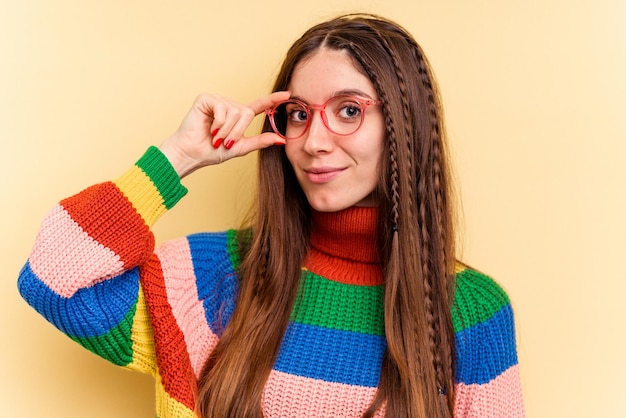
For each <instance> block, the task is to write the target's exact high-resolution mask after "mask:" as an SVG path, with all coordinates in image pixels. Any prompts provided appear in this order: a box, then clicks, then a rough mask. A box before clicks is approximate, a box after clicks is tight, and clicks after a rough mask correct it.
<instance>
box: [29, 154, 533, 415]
mask: <svg viewBox="0 0 626 418" xmlns="http://www.w3.org/2000/svg"><path fill="white" fill-rule="evenodd" d="M185 193H186V189H185V188H184V186H182V185H181V184H180V179H179V178H178V176H177V175H176V173H175V172H174V171H173V169H172V167H171V166H170V165H169V162H168V161H167V159H166V158H165V157H164V156H163V155H162V154H161V153H160V152H159V151H158V150H157V149H156V148H154V147H151V148H150V149H149V150H148V151H147V152H146V154H144V156H143V157H142V158H141V159H140V160H139V161H138V162H137V163H136V164H135V165H134V166H133V167H132V168H131V169H130V170H129V171H127V172H126V173H125V174H124V175H122V176H121V177H120V178H118V179H117V180H115V181H112V182H105V183H102V184H98V185H95V186H92V187H90V188H88V189H86V190H84V191H82V192H80V193H79V194H77V195H75V196H72V197H70V198H67V199H65V200H62V201H61V202H60V203H59V204H58V205H57V206H56V207H54V208H53V209H52V210H51V211H50V212H49V213H48V214H47V216H46V218H45V219H44V221H43V224H42V227H41V230H40V232H39V234H38V236H37V239H36V243H35V246H34V248H33V250H32V253H31V255H30V257H29V259H28V261H27V263H26V265H25V266H24V268H23V269H22V271H21V273H20V277H19V280H18V286H19V290H20V293H21V294H22V296H23V297H24V298H25V299H26V300H27V301H28V303H29V304H30V305H32V306H33V307H34V308H35V309H36V310H37V311H38V312H40V313H41V314H42V315H43V316H44V317H45V318H46V319H47V320H48V321H50V322H51V323H52V324H54V325H55V326H56V327H57V328H59V329H60V330H61V331H62V332H64V333H65V334H67V335H68V336H69V337H70V338H72V339H73V340H75V341H77V342H78V343H79V344H81V345H83V346H84V347H86V348H87V349H89V350H91V351H93V352H94V353H96V354H98V355H99V356H101V357H103V358H105V359H107V360H109V361H111V362H112V363H114V364H116V365H119V366H123V367H126V368H128V369H133V370H138V371H141V372H144V373H149V374H151V375H152V376H154V378H155V391H156V404H157V405H156V413H157V416H158V417H162V418H165V417H168V418H169V417H196V416H197V415H196V414H195V412H194V393H195V391H196V389H197V378H198V376H199V373H200V371H201V369H202V366H203V364H204V362H205V360H206V359H207V357H208V355H209V353H210V352H211V350H212V349H213V348H214V347H215V345H216V344H217V342H218V341H219V338H220V336H221V335H222V333H223V330H224V328H225V326H226V325H227V323H228V321H229V319H230V317H231V315H232V312H233V309H234V304H235V301H236V295H237V291H238V279H237V275H236V271H237V266H238V263H239V259H238V255H237V254H238V251H237V245H238V244H237V242H238V241H237V239H236V235H237V232H236V231H234V230H229V231H226V232H221V233H200V234H195V235H190V236H187V237H184V238H181V239H177V240H173V241H169V242H166V243H164V244H163V245H162V246H160V247H159V248H158V249H157V250H156V251H155V250H154V238H153V235H152V232H151V229H150V227H151V226H152V225H153V224H154V222H155V221H156V220H157V219H158V218H159V217H160V216H161V215H162V214H163V213H165V212H166V211H167V210H168V209H170V208H172V207H173V206H174V205H175V204H176V202H178V200H179V199H180V198H181V197H183V196H184V195H185ZM313 223H314V224H313V225H314V227H313V228H312V230H313V233H312V237H311V250H310V252H309V254H308V255H307V257H306V260H305V263H304V266H303V268H302V276H301V284H300V290H299V295H298V298H297V302H296V305H295V307H294V309H293V312H292V315H291V318H290V321H289V325H288V327H287V330H286V333H285V335H284V338H283V341H282V343H281V346H280V351H279V354H278V358H277V360H276V362H275V364H274V367H273V369H272V371H271V373H270V376H269V379H268V381H267V383H266V385H265V391H264V394H263V398H262V407H263V411H264V414H265V416H266V417H333V418H338V417H358V416H360V415H361V414H362V413H363V411H364V410H365V409H366V408H367V406H368V405H369V404H370V402H371V401H372V399H373V397H374V394H375V392H376V388H377V385H378V379H379V374H380V369H381V360H382V356H383V353H384V351H385V347H386V341H385V330H384V321H383V309H382V305H383V282H382V268H381V264H380V260H379V259H378V254H377V251H376V209H373V208H351V209H348V210H345V211H341V212H339V213H334V214H322V213H315V214H314V218H313ZM452 318H453V322H454V330H455V336H456V364H457V370H456V382H457V383H456V387H455V390H456V403H455V416H459V417H518V416H523V415H524V410H523V403H522V395H521V386H520V379H519V371H518V362H517V354H516V343H515V331H514V325H513V314H512V310H511V305H510V302H509V299H508V297H507V295H506V294H505V292H504V291H503V290H502V289H501V288H500V287H499V286H498V285H497V284H496V283H495V282H494V281H493V280H491V279H490V278H488V277H486V276H484V275H482V274H480V273H478V272H476V271H473V270H470V269H468V268H464V267H459V269H458V272H457V276H456V297H455V302H454V306H453V308H452Z"/></svg>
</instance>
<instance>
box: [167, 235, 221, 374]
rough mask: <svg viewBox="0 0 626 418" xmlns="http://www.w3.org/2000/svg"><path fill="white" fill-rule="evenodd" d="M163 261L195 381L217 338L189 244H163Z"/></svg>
mask: <svg viewBox="0 0 626 418" xmlns="http://www.w3.org/2000/svg"><path fill="white" fill-rule="evenodd" d="M156 254H157V256H158V257H159V259H160V260H161V268H162V269H163V278H164V280H165V287H166V292H167V299H168V301H169V303H170V305H171V307H172V313H173V314H174V318H175V319H176V323H177V324H178V328H179V329H180V330H181V331H182V333H183V335H184V337H185V344H186V345H187V352H188V353H189V359H190V361H191V366H192V367H193V371H194V374H195V375H196V378H197V377H199V376H200V372H201V371H202V367H203V366H204V363H205V361H206V359H207V357H208V356H209V353H210V352H211V350H213V348H214V347H215V345H216V344H217V341H218V337H217V335H215V334H214V333H213V332H212V331H211V328H209V324H208V323H207V320H206V316H205V312H204V307H203V306H202V302H200V300H199V297H198V289H197V288H196V278H195V275H194V268H193V263H192V259H191V251H190V249H189V243H188V242H187V240H186V239H184V238H183V239H178V240H175V241H169V242H166V243H164V244H163V245H162V246H161V247H160V248H159V250H158V251H157V253H156Z"/></svg>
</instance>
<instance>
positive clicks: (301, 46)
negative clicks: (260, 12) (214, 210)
mask: <svg viewBox="0 0 626 418" xmlns="http://www.w3.org/2000/svg"><path fill="white" fill-rule="evenodd" d="M322 47H324V48H330V49H334V50H345V51H347V52H348V53H349V55H350V56H351V57H352V59H353V60H354V64H355V67H356V68H357V69H359V70H360V71H362V72H363V73H364V74H365V75H367V76H368V77H369V79H370V80H371V82H372V83H373V85H374V87H375V89H376V91H377V93H378V95H379V98H380V99H381V100H382V102H383V105H382V109H383V114H384V118H385V125H386V146H385V147H384V152H383V155H382V156H381V159H382V160H381V167H382V168H383V169H382V170H381V173H380V180H379V184H378V187H377V190H376V193H377V194H378V195H379V196H380V199H379V200H380V211H379V213H380V220H379V223H380V231H381V235H380V249H381V252H382V255H383V258H382V259H383V267H384V274H385V276H384V280H385V301H384V304H385V308H384V309H385V312H384V316H385V334H386V339H387V351H386V353H385V356H384V359H383V365H382V371H381V376H380V383H379V388H378V391H377V394H376V397H375V399H374V401H373V402H372V404H371V406H370V407H369V409H368V410H367V411H366V413H365V414H364V416H366V417H369V416H373V415H374V413H375V412H376V411H377V410H378V409H380V408H381V407H384V408H385V410H386V415H387V416H388V417H447V416H451V415H452V410H453V404H454V386H453V382H454V380H453V376H454V356H453V344H454V334H453V329H452V321H451V317H450V304H451V302H452V295H453V291H454V289H453V286H454V280H453V271H454V234H453V231H452V209H451V199H450V196H449V179H448V178H449V175H448V167H447V162H446V153H445V147H444V129H443V128H444V127H443V117H442V110H441V106H440V99H439V95H438V91H437V89H436V85H435V81H434V77H433V75H432V73H431V70H430V66H429V64H428V62H427V60H426V57H425V56H424V53H423V52H422V49H421V48H420V47H419V45H418V44H417V43H416V42H415V40H414V39H413V38H412V37H411V35H410V34H408V32H406V31H405V30H404V29H403V28H401V27H400V26H399V25H397V24H396V23H394V22H391V21H389V20H386V19H383V18H380V17H377V16H373V15H363V14H359V15H346V16H341V17H338V18H335V19H333V20H330V21H328V22H324V23H321V24H319V25H316V26H314V27H313V28H311V29H309V30H308V31H307V32H306V33H305V34H304V35H302V37H301V38H300V39H298V40H297V41H296V42H295V43H294V44H293V45H292V47H291V48H290V50H289V52H288V53H287V57H286V59H285V61H284V62H283V65H282V68H281V70H280V72H279V74H278V77H277V79H276V82H275V84H274V89H273V90H274V91H280V90H286V89H287V88H288V86H289V83H290V80H291V76H292V74H293V71H294V69H295V68H296V66H297V64H298V63H299V62H301V61H302V59H304V58H306V57H308V56H310V54H312V53H313V52H314V51H316V50H317V49H319V48H322ZM263 129H264V130H265V131H269V130H271V127H270V126H269V124H268V121H267V120H266V121H265V125H264V128H263ZM309 214H310V208H309V205H308V203H307V201H306V198H305V196H304V194H303V192H302V190H301V188H300V186H299V185H298V183H297V181H296V177H295V174H294V172H293V169H292V167H291V165H290V163H289V161H288V160H287V158H286V155H285V152H284V148H282V147H270V148H267V149H265V150H262V151H260V153H259V177H258V194H257V201H256V213H255V217H254V220H253V223H252V227H251V236H250V238H249V241H246V242H245V243H244V242H243V241H242V248H244V250H243V254H242V263H241V266H240V268H239V271H238V274H239V277H240V291H239V295H238V299H237V306H236V309H235V312H234V314H233V317H232V319H231V321H230V323H229V324H228V326H227V328H226V330H225V332H224V334H223V336H222V338H221V339H220V341H219V343H218V344H217V346H216V348H215V350H214V351H213V352H212V353H211V355H210V357H209V359H208V360H207V362H206V364H205V366H204V369H203V371H202V374H201V376H200V380H199V383H198V408H199V411H200V413H201V415H202V417H227V416H228V417H262V415H263V414H262V411H261V397H262V393H263V387H264V384H265V382H266V380H267V378H268V376H269V373H270V371H271V368H272V366H273V364H274V361H275V359H276V356H277V353H278V351H279V348H280V342H281V340H282V337H283V334H284V332H285V329H286V327H287V323H288V320H289V316H290V313H291V310H292V308H293V305H294V301H295V298H296V293H297V289H298V285H299V277H300V274H301V270H300V269H301V265H302V263H303V260H304V257H305V254H306V252H307V250H308V239H309V229H310V225H309V218H310V217H309Z"/></svg>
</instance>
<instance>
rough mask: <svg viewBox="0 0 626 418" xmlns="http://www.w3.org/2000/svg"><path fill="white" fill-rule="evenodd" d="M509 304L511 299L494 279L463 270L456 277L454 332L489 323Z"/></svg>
mask: <svg viewBox="0 0 626 418" xmlns="http://www.w3.org/2000/svg"><path fill="white" fill-rule="evenodd" d="M509 303H510V300H509V297H508V296H507V294H506V293H505V292H504V290H502V288H501V287H500V286H499V285H498V284H497V283H496V282H495V281H493V279H491V278H489V277H487V276H485V275H484V274H481V273H479V272H477V271H474V270H470V269H466V270H463V271H462V272H460V273H458V274H457V275H456V296H455V298H454V306H452V324H453V326H454V332H459V331H461V330H463V329H467V328H469V327H472V326H474V325H476V324H478V323H481V322H485V321H487V320H488V319H489V318H491V317H492V316H493V315H494V314H495V313H496V312H498V311H499V310H500V309H502V307H504V306H506V305H507V304H509Z"/></svg>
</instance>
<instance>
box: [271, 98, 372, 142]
mask: <svg viewBox="0 0 626 418" xmlns="http://www.w3.org/2000/svg"><path fill="white" fill-rule="evenodd" d="M311 108H314V109H319V110H320V116H321V117H322V121H323V123H324V125H325V126H326V128H328V130H330V131H331V132H333V133H335V134H338V135H350V134H353V133H354V132H356V131H357V130H358V129H359V127H360V126H361V122H362V121H363V106H362V105H361V104H360V103H359V102H358V101H357V100H356V99H355V98H354V97H344V96H337V97H333V98H332V99H330V100H329V101H328V102H326V104H324V105H323V106H316V107H313V106H308V105H306V104H305V103H303V102H301V101H299V100H288V101H286V102H283V103H281V104H279V105H278V106H276V108H274V112H273V113H272V118H273V121H274V126H275V128H276V130H277V131H278V132H279V133H280V134H282V135H283V136H284V137H285V138H288V139H292V138H299V137H300V136H302V135H303V134H304V132H305V131H306V130H307V129H308V128H309V126H310V124H311V116H312V110H311Z"/></svg>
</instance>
